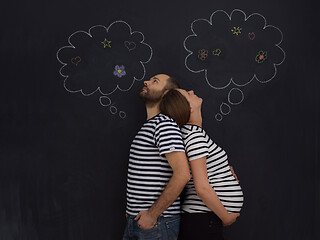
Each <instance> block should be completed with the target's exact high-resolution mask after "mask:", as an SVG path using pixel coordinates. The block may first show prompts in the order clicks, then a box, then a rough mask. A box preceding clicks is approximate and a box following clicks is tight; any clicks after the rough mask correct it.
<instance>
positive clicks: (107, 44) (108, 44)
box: [101, 38, 111, 48]
mask: <svg viewBox="0 0 320 240" xmlns="http://www.w3.org/2000/svg"><path fill="white" fill-rule="evenodd" d="M101 43H102V44H103V48H106V47H109V48H111V45H110V43H111V41H108V40H107V39H106V38H105V39H104V41H103V42H101Z"/></svg>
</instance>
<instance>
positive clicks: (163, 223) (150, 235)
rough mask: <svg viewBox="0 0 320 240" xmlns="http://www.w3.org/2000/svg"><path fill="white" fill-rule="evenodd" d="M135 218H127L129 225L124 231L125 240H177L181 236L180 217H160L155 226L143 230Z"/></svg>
mask: <svg viewBox="0 0 320 240" xmlns="http://www.w3.org/2000/svg"><path fill="white" fill-rule="evenodd" d="M134 218H135V216H130V215H129V216H127V224H126V228H125V230H124V235H123V240H144V239H155V240H176V239H177V238H178V234H179V225H180V215H174V216H170V217H162V216H160V217H158V219H157V222H156V223H155V225H154V226H153V227H152V228H150V229H146V230H145V229H142V228H140V227H139V226H138V221H137V220H134Z"/></svg>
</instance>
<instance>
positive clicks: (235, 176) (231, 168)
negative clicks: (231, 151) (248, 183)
mask: <svg viewBox="0 0 320 240" xmlns="http://www.w3.org/2000/svg"><path fill="white" fill-rule="evenodd" d="M229 167H230V170H231V172H232V175H233V176H234V178H235V179H236V180H237V181H238V182H239V180H238V177H237V175H236V174H235V173H234V170H233V167H232V166H229Z"/></svg>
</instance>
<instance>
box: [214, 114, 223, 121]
mask: <svg viewBox="0 0 320 240" xmlns="http://www.w3.org/2000/svg"><path fill="white" fill-rule="evenodd" d="M215 118H216V120H217V121H219V122H220V121H221V120H222V118H223V117H222V115H221V114H220V113H217V114H216V116H215Z"/></svg>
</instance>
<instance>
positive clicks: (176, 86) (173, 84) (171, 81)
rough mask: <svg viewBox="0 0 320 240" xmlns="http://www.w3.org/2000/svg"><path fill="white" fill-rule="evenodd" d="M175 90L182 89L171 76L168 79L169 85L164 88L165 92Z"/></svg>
mask: <svg viewBox="0 0 320 240" xmlns="http://www.w3.org/2000/svg"><path fill="white" fill-rule="evenodd" d="M168 76H169V75H168ZM173 88H180V85H179V83H178V81H177V80H176V79H175V78H174V77H171V76H169V78H168V79H167V83H166V85H165V87H164V90H170V89H173Z"/></svg>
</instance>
